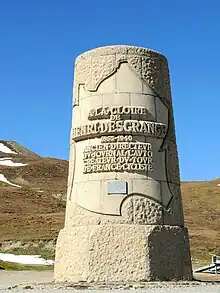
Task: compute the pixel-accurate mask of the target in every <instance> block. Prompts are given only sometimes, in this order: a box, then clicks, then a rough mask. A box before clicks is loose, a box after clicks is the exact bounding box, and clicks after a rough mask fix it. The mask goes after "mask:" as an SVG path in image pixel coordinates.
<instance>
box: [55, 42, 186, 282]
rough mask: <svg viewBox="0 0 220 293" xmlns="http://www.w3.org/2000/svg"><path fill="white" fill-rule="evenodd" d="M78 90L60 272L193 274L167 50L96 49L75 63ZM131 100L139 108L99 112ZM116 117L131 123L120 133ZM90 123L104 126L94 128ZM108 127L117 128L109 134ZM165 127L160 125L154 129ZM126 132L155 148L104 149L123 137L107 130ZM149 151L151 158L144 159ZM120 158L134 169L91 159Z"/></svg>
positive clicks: (134, 276) (73, 278)
mask: <svg viewBox="0 0 220 293" xmlns="http://www.w3.org/2000/svg"><path fill="white" fill-rule="evenodd" d="M73 95H74V101H73V118H72V129H71V137H70V161H69V178H68V192H67V193H68V194H67V199H68V200H67V208H66V218H65V228H64V229H63V230H62V231H61V232H60V234H59V238H58V241H57V248H56V263H55V280H56V281H68V282H73V283H76V282H79V281H85V282H112V281H119V282H126V281H140V280H147V281H148V280H156V279H159V280H172V279H190V278H191V263H190V253H189V243H188V234H187V230H186V229H185V228H184V218H183V209H182V201H181V192H180V187H179V182H180V177H179V164H178V153H177V146H176V137H175V125H174V118H173V107H172V99H171V90H170V78H169V70H168V63H167V60H166V58H165V57H164V56H163V55H161V54H160V53H157V52H155V51H153V50H149V49H145V48H139V47H134V46H108V47H102V48H97V49H94V50H90V51H88V52H85V53H84V54H82V55H80V56H79V57H78V58H77V60H76V62H75V73H74V89H73ZM123 107H125V108H126V109H131V108H133V109H138V111H139V110H140V112H135V113H123V114H121V115H117V116H116V115H110V114H109V113H107V114H106V113H104V114H103V115H101V116H100V117H98V116H97V115H98V114H97V113H100V109H101V110H102V111H103V109H106V108H107V110H109V109H111V110H112V109H114V110H115V109H117V108H119V109H122V108H123ZM141 109H145V114H143V113H142V112H141ZM91 110H92V112H91ZM103 112H104V111H103ZM91 113H96V114H95V115H94V116H93V114H91ZM91 117H92V118H91ZM114 119H116V120H114ZM114 121H117V122H119V123H121V125H123V123H125V122H126V123H127V129H125V128H122V129H123V130H120V131H119V132H118V133H117V132H114V131H113V130H112V129H111V127H112V126H108V125H114ZM92 123H94V124H92ZM141 123H143V124H144V125H145V127H146V129H147V126H146V125H148V127H149V128H148V130H147V131H146V132H144V131H145V130H143V131H140V130H139V131H138V130H137V129H138V128H136V127H138V125H141ZM145 123H146V124H145ZM92 125H96V126H95V127H97V129H98V130H97V129H96V130H95V131H94V132H93V130H94V129H93V126H92ZM97 125H98V126H97ZM106 125H107V126H108V127H110V128H109V129H108V131H107V132H104V134H102V131H103V129H104V128H105V127H106ZM160 125H162V127H163V128H160V127H161V126H160ZM102 127H103V128H102ZM129 127H130V128H129ZM158 127H159V129H162V130H161V132H160V133H159V134H157V135H156V134H155V132H157V129H158ZM151 128H152V129H155V130H149V129H151ZM82 129H83V131H82V133H81V134H78V133H80V131H81V130H82ZM88 130H89V131H88ZM154 131H155V132H154ZM126 135H127V136H130V137H131V140H130V144H129V143H128V146H126V150H129V146H131V145H132V146H134V147H137V148H138V147H139V146H142V147H145V150H146V149H147V153H149V154H148V155H146V154H145V155H144V154H143V153H142V151H140V152H136V153H134V154H133V155H132V152H130V153H129V152H127V154H120V155H116V154H114V155H109V149H108V148H107V150H108V151H107V152H106V153H103V154H104V155H103V154H102V152H101V151H99V148H100V149H101V147H103V146H109V148H110V149H111V147H112V146H114V144H115V145H116V147H117V146H118V145H120V143H121V141H120V140H119V142H117V143H114V144H113V143H112V142H109V141H108V143H107V142H106V141H105V139H106V138H107V139H111V138H113V139H115V138H116V139H119V138H120V139H121V138H122V139H125V138H126ZM126 139H127V138H126ZM100 146H101V147H100ZM97 147H99V148H98V151H96V148H97ZM90 150H92V151H90ZM93 150H95V151H93ZM120 153H123V152H122V151H120ZM94 158H95V159H94ZM100 158H101V159H100ZM111 159H113V161H111ZM119 159H120V160H119ZM133 159H135V160H136V161H135V160H133ZM143 159H145V160H147V159H148V161H146V162H145V163H138V164H139V165H137V162H138V160H139V162H141V161H142V160H143ZM102 160H105V163H100V161H101V162H102ZM98 161H99V162H98ZM110 161H111V163H109V162H110ZM91 162H93V163H91ZM134 162H136V163H134ZM117 164H118V165H119V167H120V166H122V165H123V166H125V167H126V168H127V167H128V164H130V165H129V166H132V168H133V169H132V168H131V169H126V168H124V169H119V170H116V171H115V169H111V170H109V169H106V170H104V171H103V170H98V171H97V172H96V171H94V170H92V171H91V169H90V171H88V172H87V171H86V170H87V169H86V168H87V167H88V166H89V165H90V168H91V166H93V165H96V167H97V166H98V167H99V168H101V167H102V166H103V165H104V166H105V167H108V166H110V167H111V166H112V167H114V168H115V167H117V166H118V165H117ZM126 164H127V165H126ZM134 164H136V165H137V166H142V167H143V166H145V167H147V168H146V169H145V168H144V169H141V168H137V167H136V165H135V166H134ZM141 164H142V165H141ZM134 167H135V168H134ZM88 170H89V169H88ZM109 181H113V183H117V184H118V183H120V181H122V182H121V183H123V184H124V183H126V191H117V189H116V191H114V193H109V190H108V182H109ZM119 190H121V189H119Z"/></svg>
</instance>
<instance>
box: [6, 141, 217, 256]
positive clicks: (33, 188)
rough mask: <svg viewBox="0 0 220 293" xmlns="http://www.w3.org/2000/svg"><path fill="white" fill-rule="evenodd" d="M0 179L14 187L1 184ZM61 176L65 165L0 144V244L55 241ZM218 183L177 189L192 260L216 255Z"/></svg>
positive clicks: (62, 209) (187, 184) (63, 178)
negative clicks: (212, 254) (213, 253)
mask: <svg viewBox="0 0 220 293" xmlns="http://www.w3.org/2000/svg"><path fill="white" fill-rule="evenodd" d="M2 145H3V146H2ZM18 146H19V147H18ZM10 151H11V152H10ZM16 163H17V164H21V165H19V166H16V165H14V164H16ZM1 175H3V176H4V177H5V178H6V179H7V180H8V181H9V182H10V183H12V184H15V185H18V186H12V185H10V184H9V183H6V182H2V181H1V179H2V177H1ZM67 176H68V161H64V160H58V159H52V158H42V157H40V156H38V155H37V154H35V153H33V152H31V151H29V150H28V149H26V148H24V147H22V146H20V145H18V144H16V143H15V142H6V141H0V227H1V229H0V244H1V243H3V242H4V241H6V240H12V241H18V240H22V241H34V240H46V239H47V240H49V239H56V237H57V235H58V232H59V230H60V229H62V228H63V225H64V215H65V197H66V188H67ZM218 184H220V179H217V180H213V181H206V182H183V183H182V184H181V190H182V198H183V206H184V214H185V224H186V226H187V228H188V229H189V235H190V242H191V252H192V257H193V259H199V260H204V259H210V256H209V252H215V253H217V254H220V246H219V243H220V186H218Z"/></svg>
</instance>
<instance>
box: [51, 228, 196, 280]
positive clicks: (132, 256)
mask: <svg viewBox="0 0 220 293" xmlns="http://www.w3.org/2000/svg"><path fill="white" fill-rule="evenodd" d="M54 278H55V281H56V282H64V281H66V282H70V283H78V282H87V283H91V282H96V283H104V282H105V283H110V282H123V283H124V282H138V281H153V280H161V281H162V280H166V281H168V280H191V279H192V269H191V260H190V253H189V241H188V232H187V229H186V228H184V227H179V226H156V225H155V226H154V225H126V224H119V225H115V224H114V225H91V226H75V227H74V228H72V230H71V231H69V230H68V231H67V230H65V229H63V230H61V231H60V234H59V237H58V240H57V246H56V261H55V271H54Z"/></svg>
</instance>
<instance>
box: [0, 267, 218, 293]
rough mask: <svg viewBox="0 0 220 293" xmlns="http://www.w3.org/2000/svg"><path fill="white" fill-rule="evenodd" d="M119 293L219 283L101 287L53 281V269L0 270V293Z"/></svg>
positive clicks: (195, 291) (199, 290)
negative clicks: (42, 270)
mask: <svg viewBox="0 0 220 293" xmlns="http://www.w3.org/2000/svg"><path fill="white" fill-rule="evenodd" d="M82 290H83V292H84V293H105V292H109V291H111V293H120V292H122V291H125V293H126V292H129V291H135V292H137V293H145V292H147V293H166V292H170V293H171V292H174V293H220V283H214V282H213V283H207V282H148V283H140V284H138V285H137V284H131V285H126V284H125V285H114V286H108V287H104V286H101V285H97V286H94V285H93V286H92V285H91V286H89V287H88V286H86V285H85V284H81V285H78V286H76V285H75V286H70V285H69V286H68V285H66V284H54V283H53V272H52V271H44V272H34V271H23V272H12V271H11V272H9V271H0V293H3V292H4V293H10V292H19V293H27V292H28V291H30V292H31V293H44V292H45V293H46V292H48V293H55V292H60V293H64V292H74V293H78V292H79V293H82Z"/></svg>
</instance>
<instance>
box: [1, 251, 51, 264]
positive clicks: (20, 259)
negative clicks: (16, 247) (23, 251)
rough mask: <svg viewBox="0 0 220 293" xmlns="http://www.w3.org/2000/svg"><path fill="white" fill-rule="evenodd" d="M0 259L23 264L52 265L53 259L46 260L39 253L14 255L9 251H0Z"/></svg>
mask: <svg viewBox="0 0 220 293" xmlns="http://www.w3.org/2000/svg"><path fill="white" fill-rule="evenodd" d="M0 260H2V261H8V262H13V263H20V264H24V265H46V266H49V265H53V264H54V261H53V260H46V259H43V258H41V257H40V255H15V254H11V253H0Z"/></svg>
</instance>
